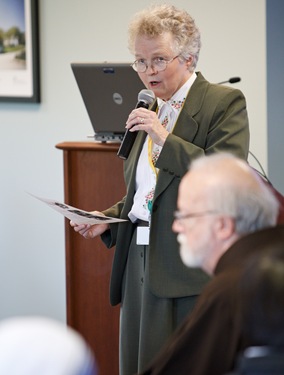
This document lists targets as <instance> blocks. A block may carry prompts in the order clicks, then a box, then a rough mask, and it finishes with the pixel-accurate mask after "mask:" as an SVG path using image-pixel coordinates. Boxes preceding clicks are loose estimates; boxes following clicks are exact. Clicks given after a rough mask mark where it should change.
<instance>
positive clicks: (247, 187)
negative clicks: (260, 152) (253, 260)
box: [190, 153, 279, 235]
mask: <svg viewBox="0 0 284 375" xmlns="http://www.w3.org/2000/svg"><path fill="white" fill-rule="evenodd" d="M225 165H226V169H224V168H222V166H225ZM202 169H204V172H205V173H206V174H207V176H208V184H209V187H210V190H209V195H210V197H208V201H207V203H208V205H210V209H214V210H216V211H218V212H220V213H222V214H224V215H228V216H230V217H233V218H234V219H235V231H236V233H237V234H238V235H243V234H246V233H250V232H254V231H256V230H259V229H262V228H265V227H270V226H274V225H276V223H277V217H278V211H279V202H278V200H277V198H276V197H275V195H274V193H273V191H272V190H271V189H270V188H269V187H268V184H267V183H266V182H265V181H264V180H263V178H262V177H261V176H259V174H258V173H257V172H256V171H255V170H253V169H252V168H251V167H250V166H249V165H248V164H247V163H246V162H245V161H243V160H240V159H238V158H237V157H235V156H233V155H231V154H228V153H219V154H214V155H210V156H205V157H201V158H199V159H196V160H194V161H193V162H192V164H191V166H190V171H194V170H202ZM204 184H205V185H206V181H205V182H204Z"/></svg>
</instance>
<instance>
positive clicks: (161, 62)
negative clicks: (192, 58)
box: [131, 55, 179, 73]
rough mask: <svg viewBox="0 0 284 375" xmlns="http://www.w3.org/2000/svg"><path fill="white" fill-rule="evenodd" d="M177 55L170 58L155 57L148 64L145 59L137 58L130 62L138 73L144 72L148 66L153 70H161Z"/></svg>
mask: <svg viewBox="0 0 284 375" xmlns="http://www.w3.org/2000/svg"><path fill="white" fill-rule="evenodd" d="M177 57H179V55H177V56H175V57H173V58H172V59H169V60H167V59H165V58H164V57H155V58H154V59H152V60H151V62H150V64H148V62H147V60H144V59H138V60H135V61H134V63H133V64H131V66H132V68H133V69H134V70H135V72H138V73H145V72H146V70H147V69H148V67H149V66H151V67H152V68H153V69H154V70H155V71H157V72H162V71H163V70H165V69H166V67H167V66H168V64H170V63H171V62H173V61H174V60H175V59H176V58H177Z"/></svg>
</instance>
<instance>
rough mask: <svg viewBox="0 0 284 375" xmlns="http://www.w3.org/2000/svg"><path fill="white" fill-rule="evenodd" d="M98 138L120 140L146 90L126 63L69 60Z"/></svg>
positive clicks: (102, 140)
mask: <svg viewBox="0 0 284 375" xmlns="http://www.w3.org/2000/svg"><path fill="white" fill-rule="evenodd" d="M71 68H72V70H73V73H74V76H75V79H76V82H77V85H78V87H79V90H80V93H81V96H82V99H83V102H84V104H85V107H86V110H87V112H88V115H89V118H90V121H91V124H92V127H93V131H94V138H95V140H97V141H101V142H106V141H121V140H122V138H123V135H124V133H125V123H126V120H127V118H128V115H129V113H130V112H131V111H132V109H134V108H135V106H136V104H137V101H138V94H139V92H140V91H141V90H142V89H145V87H144V85H143V83H142V82H141V80H140V78H139V76H138V74H137V73H136V72H135V71H134V70H133V69H132V67H131V66H130V64H129V63H71Z"/></svg>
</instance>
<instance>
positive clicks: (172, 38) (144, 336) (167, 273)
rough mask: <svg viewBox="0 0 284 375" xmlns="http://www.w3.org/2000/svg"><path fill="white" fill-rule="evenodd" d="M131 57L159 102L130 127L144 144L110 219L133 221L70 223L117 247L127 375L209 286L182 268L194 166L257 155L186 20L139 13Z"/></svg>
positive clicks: (241, 110) (115, 280)
mask: <svg viewBox="0 0 284 375" xmlns="http://www.w3.org/2000/svg"><path fill="white" fill-rule="evenodd" d="M129 48H130V51H132V52H133V54H134V56H135V61H134V63H133V65H132V66H133V69H134V70H135V71H137V73H138V75H139V77H140V78H141V80H142V82H143V83H144V85H145V86H146V88H147V89H150V90H152V91H153V92H154V94H155V96H156V101H155V103H154V104H153V106H152V107H151V108H150V110H148V109H145V108H136V109H134V110H133V111H132V112H131V113H130V115H129V117H128V120H127V123H126V128H127V129H130V130H129V131H131V132H132V131H134V132H138V135H137V137H136V140H135V143H134V145H133V147H132V150H131V152H130V155H129V157H128V159H127V160H126V161H125V162H124V175H125V182H126V187H127V195H126V196H125V197H124V198H123V199H122V200H121V201H120V202H118V203H116V204H115V205H114V206H112V207H111V208H109V209H107V210H105V211H104V212H103V213H104V214H105V215H107V216H113V217H118V218H122V219H126V220H127V221H126V222H124V223H119V224H110V225H107V224H100V225H94V226H91V227H90V226H87V225H76V224H75V223H71V225H72V226H73V227H74V229H75V231H77V232H79V233H80V234H82V235H83V236H84V237H86V238H93V237H95V236H97V235H101V236H102V239H103V241H104V242H105V244H106V245H107V246H108V247H112V246H114V245H116V252H115V257H114V263H113V270H112V276H111V288H110V289H111V290H110V299H111V303H112V304H113V305H116V304H119V303H120V304H121V320H120V374H121V375H130V374H134V373H136V372H138V371H142V370H143V369H144V368H145V366H146V365H147V364H148V363H149V361H151V359H152V358H153V357H154V355H155V354H156V353H157V352H158V351H159V349H160V348H161V346H162V345H163V344H164V342H165V341H166V340H167V338H168V337H169V336H170V335H171V334H172V332H173V331H174V330H175V328H176V327H177V326H178V325H179V324H180V323H181V321H182V320H183V319H184V317H185V316H186V315H187V314H188V313H189V312H190V311H191V309H192V307H193V305H194V303H195V300H196V298H197V296H198V295H199V293H200V291H201V290H202V288H203V286H204V285H205V283H206V282H207V280H208V279H207V276H206V275H205V274H204V273H203V272H202V271H200V270H197V269H189V268H187V267H185V266H184V265H183V263H182V261H181V259H180V256H179V246H178V243H177V240H176V234H174V233H173V232H172V229H171V226H172V222H173V213H174V210H175V209H176V201H177V192H178V186H179V183H180V180H181V178H182V176H183V175H184V174H185V173H186V172H187V170H188V166H189V163H190V161H191V160H193V159H194V158H196V157H198V156H201V155H203V154H210V153H213V152H219V151H228V152H231V153H233V154H235V155H236V156H238V157H241V158H242V159H246V158H247V155H248V148H249V128H248V118H247V111H246V102H245V98H244V96H243V94H242V93H241V92H240V91H239V90H235V89H231V88H228V87H224V86H218V85H214V84H210V83H209V82H208V81H206V79H205V78H204V77H203V76H202V74H201V73H200V72H196V71H195V68H196V64H197V61H198V56H199V50H200V33H199V30H198V28H197V27H196V25H195V22H194V20H193V19H192V17H191V16H190V15H189V14H188V13H187V12H186V11H184V10H179V9H177V8H175V7H174V6H171V5H157V6H153V7H150V8H149V9H146V10H144V11H142V12H139V13H138V14H136V15H135V16H134V18H133V20H132V22H131V23H130V27H129ZM190 220H198V218H195V219H193V218H192V219H190ZM204 230H206V228H204Z"/></svg>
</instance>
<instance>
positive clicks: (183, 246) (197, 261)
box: [177, 233, 203, 268]
mask: <svg viewBox="0 0 284 375" xmlns="http://www.w3.org/2000/svg"><path fill="white" fill-rule="evenodd" d="M177 240H178V243H179V245H180V247H179V252H180V257H181V260H182V261H183V263H184V264H185V265H186V266H187V267H192V268H200V267H201V265H202V259H203V256H202V252H199V251H197V252H194V251H192V249H191V247H190V246H189V245H188V243H187V239H186V236H185V235H184V234H183V233H179V234H178V236H177Z"/></svg>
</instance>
